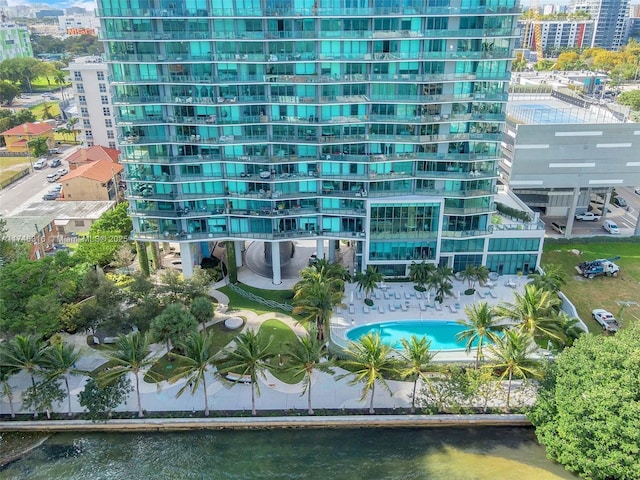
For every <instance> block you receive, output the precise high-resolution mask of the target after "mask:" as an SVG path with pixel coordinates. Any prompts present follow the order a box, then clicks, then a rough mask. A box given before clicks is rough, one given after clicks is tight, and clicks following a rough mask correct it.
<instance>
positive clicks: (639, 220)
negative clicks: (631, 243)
mask: <svg viewBox="0 0 640 480" xmlns="http://www.w3.org/2000/svg"><path fill="white" fill-rule="evenodd" d="M633 236H634V237H640V208H639V209H638V214H637V215H636V229H635V230H634V231H633Z"/></svg>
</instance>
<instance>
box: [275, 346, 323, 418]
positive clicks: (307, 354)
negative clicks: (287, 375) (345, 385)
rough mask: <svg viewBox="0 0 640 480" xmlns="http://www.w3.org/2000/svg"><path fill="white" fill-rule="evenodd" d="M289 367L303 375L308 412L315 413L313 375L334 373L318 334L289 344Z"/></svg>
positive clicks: (294, 374)
mask: <svg viewBox="0 0 640 480" xmlns="http://www.w3.org/2000/svg"><path fill="white" fill-rule="evenodd" d="M287 346H288V347H289V351H288V353H287V356H288V357H289V367H287V369H286V370H287V371H288V372H291V374H292V375H293V376H296V377H297V376H298V375H303V379H302V386H303V388H302V395H304V394H305V393H306V394H307V412H308V413H309V415H313V408H311V376H312V375H313V372H315V371H319V372H323V373H330V374H333V373H334V372H333V370H332V368H331V366H332V362H331V361H328V360H326V351H325V348H324V344H323V343H321V342H320V341H318V339H317V336H315V335H313V334H310V335H309V336H308V337H300V338H298V341H297V342H296V343H294V344H288V345H287Z"/></svg>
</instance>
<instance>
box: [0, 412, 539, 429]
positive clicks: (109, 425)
mask: <svg viewBox="0 0 640 480" xmlns="http://www.w3.org/2000/svg"><path fill="white" fill-rule="evenodd" d="M488 426H491V427H496V426H498V427H530V426H531V422H529V420H528V419H527V417H526V416H525V415H518V414H504V415H344V416H326V417H312V416H300V417H234V418H198V419H185V418H141V419H127V420H122V419H118V420H108V421H106V422H92V421H90V420H51V421H44V420H41V421H35V420H34V421H29V422H0V432H34V431H37V432H161V431H167V432H169V431H186V430H224V429H238V430H242V429H271V428H438V427H488Z"/></svg>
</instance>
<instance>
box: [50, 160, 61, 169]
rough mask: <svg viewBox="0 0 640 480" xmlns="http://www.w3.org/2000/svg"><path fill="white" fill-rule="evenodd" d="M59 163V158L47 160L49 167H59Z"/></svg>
mask: <svg viewBox="0 0 640 480" xmlns="http://www.w3.org/2000/svg"><path fill="white" fill-rule="evenodd" d="M60 165H62V161H61V160H60V159H59V158H54V159H53V160H51V161H50V162H49V166H50V167H51V168H57V167H59V166H60Z"/></svg>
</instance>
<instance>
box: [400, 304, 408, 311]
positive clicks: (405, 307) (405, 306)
mask: <svg viewBox="0 0 640 480" xmlns="http://www.w3.org/2000/svg"><path fill="white" fill-rule="evenodd" d="M400 308H401V309H402V311H403V312H408V311H409V307H407V305H400Z"/></svg>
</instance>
